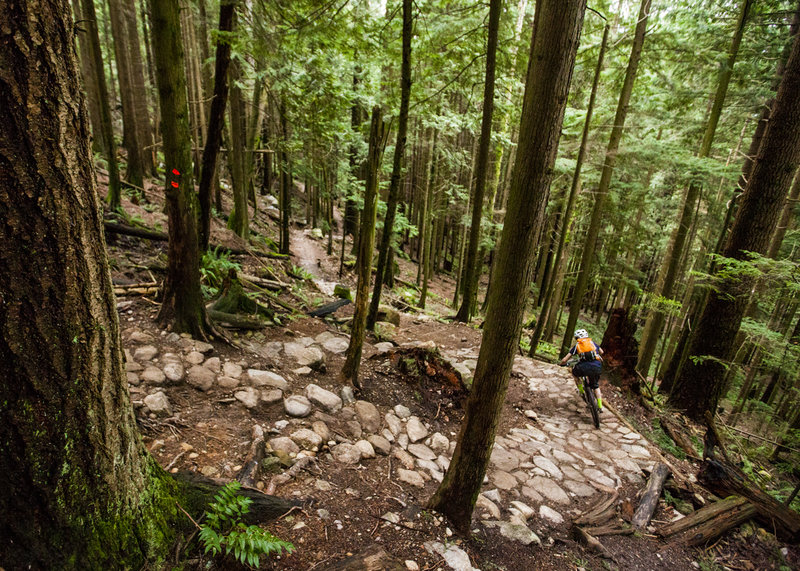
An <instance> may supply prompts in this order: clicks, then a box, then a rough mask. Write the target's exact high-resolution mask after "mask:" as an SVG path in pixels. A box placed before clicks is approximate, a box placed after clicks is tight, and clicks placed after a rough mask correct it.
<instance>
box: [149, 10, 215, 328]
mask: <svg viewBox="0 0 800 571" xmlns="http://www.w3.org/2000/svg"><path fill="white" fill-rule="evenodd" d="M150 11H151V15H152V19H153V53H154V55H155V64H156V78H157V81H158V95H159V100H160V103H161V138H162V140H163V141H164V162H165V164H166V171H167V180H166V184H165V195H166V205H167V217H168V220H169V246H168V250H167V277H166V279H165V281H164V299H163V300H162V304H161V311H159V314H158V320H159V321H160V322H161V323H162V324H163V325H164V326H167V327H169V328H170V329H171V330H172V331H175V332H177V333H189V334H191V335H192V337H195V338H199V339H205V338H206V337H207V336H208V334H209V333H212V331H213V330H212V328H211V326H210V324H209V322H208V319H207V317H206V309H205V305H203V296H202V294H201V292H200V254H199V250H198V248H197V245H198V242H197V216H198V210H199V207H198V204H197V195H196V194H195V191H194V184H193V182H192V154H191V145H192V138H191V134H190V132H189V109H188V102H187V100H186V75H185V71H184V70H185V68H184V61H183V45H182V42H181V34H180V19H179V18H180V17H179V9H178V0H150Z"/></svg>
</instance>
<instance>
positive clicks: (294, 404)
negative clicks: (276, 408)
mask: <svg viewBox="0 0 800 571" xmlns="http://www.w3.org/2000/svg"><path fill="white" fill-rule="evenodd" d="M283 408H284V409H285V410H286V414H288V415H289V416H293V417H295V418H303V417H306V416H308V415H309V414H311V402H310V401H309V400H308V399H307V398H306V397H304V396H302V395H292V396H290V397H289V398H287V399H285V400H284V401H283Z"/></svg>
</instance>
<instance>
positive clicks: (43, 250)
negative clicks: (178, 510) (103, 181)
mask: <svg viewBox="0 0 800 571" xmlns="http://www.w3.org/2000/svg"><path fill="white" fill-rule="evenodd" d="M92 24H93V22H91V23H84V25H86V26H88V25H92ZM74 33H75V32H74V27H73V22H72V18H71V16H70V9H69V5H68V4H67V3H66V2H64V1H55V2H50V3H48V4H47V5H46V6H45V5H41V4H39V3H37V2H33V3H31V2H26V3H20V2H16V1H13V0H12V1H10V2H6V3H5V4H4V12H3V26H2V27H0V108H2V109H3V113H2V114H0V180H2V181H3V184H2V185H0V216H2V219H3V220H4V221H5V222H4V224H2V225H0V267H1V268H2V271H0V299H1V300H2V303H0V330H2V334H0V374H2V376H3V378H4V379H13V382H3V383H0V403H2V404H0V417H1V418H2V421H1V422H0V440H2V442H3V452H2V454H0V512H2V513H3V517H2V518H0V537H3V538H4V539H5V542H4V543H5V544H4V546H3V549H2V550H0V566H3V567H4V568H6V569H23V568H25V569H29V568H30V569H53V568H83V569H110V568H119V567H127V568H133V569H139V568H142V567H150V564H149V562H152V561H153V560H154V559H159V558H164V557H166V555H167V550H168V549H169V547H170V545H171V544H172V541H173V539H174V536H175V534H176V532H178V527H179V522H178V521H176V519H175V518H173V517H171V516H170V515H169V514H171V513H174V499H173V498H172V497H170V495H171V493H172V491H174V487H173V485H172V484H170V482H169V480H168V478H167V475H166V474H165V473H164V472H163V470H161V469H160V468H159V467H158V465H157V464H156V462H155V460H153V458H152V457H151V456H150V455H149V454H148V453H147V451H146V449H145V447H144V445H143V444H142V442H141V439H140V437H139V433H138V430H137V427H136V423H135V420H134V417H133V412H132V408H131V404H130V397H129V394H128V389H127V383H126V380H125V371H124V368H123V364H122V359H123V357H122V346H121V343H120V335H119V322H118V317H117V310H116V307H115V301H114V297H113V294H112V283H111V276H110V274H109V271H108V262H107V256H106V250H105V241H104V239H103V234H102V217H101V211H102V209H101V205H100V203H99V200H98V197H97V192H96V191H97V189H96V185H95V172H94V168H93V161H92V153H91V150H90V148H89V128H88V121H87V116H86V108H85V106H84V105H83V96H82V95H81V87H80V85H79V81H78V69H77V62H76V58H75V52H74V44H75V42H74V39H75V38H74ZM173 526H175V527H173Z"/></svg>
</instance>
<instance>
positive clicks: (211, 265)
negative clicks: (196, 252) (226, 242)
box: [200, 246, 242, 299]
mask: <svg viewBox="0 0 800 571" xmlns="http://www.w3.org/2000/svg"><path fill="white" fill-rule="evenodd" d="M230 270H236V271H237V272H240V271H241V270H242V267H241V266H240V265H239V264H238V263H236V262H234V261H231V259H230V253H229V252H228V251H227V250H223V251H220V248H219V246H218V247H216V248H214V250H208V251H206V252H205V253H204V254H203V257H202V258H201V260H200V277H201V280H202V283H201V286H200V287H201V288H202V290H203V296H204V297H205V298H206V299H211V298H213V297H215V296H216V295H217V294H218V293H219V288H220V287H221V286H222V282H223V281H224V280H225V276H227V275H228V272H229V271H230Z"/></svg>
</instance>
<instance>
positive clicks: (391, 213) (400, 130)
mask: <svg viewBox="0 0 800 571" xmlns="http://www.w3.org/2000/svg"><path fill="white" fill-rule="evenodd" d="M411 10H412V6H411V0H403V61H402V63H401V71H400V76H401V78H400V116H399V118H398V122H397V142H396V143H395V146H394V159H393V162H392V175H391V178H390V179H389V196H388V199H387V202H386V216H385V217H384V219H383V234H382V236H381V246H380V252H379V253H378V269H377V273H376V274H375V275H376V276H377V277H376V278H375V288H374V289H373V290H372V299H371V300H370V305H369V314H368V315H367V329H369V330H370V331H372V330H373V329H374V328H375V321H376V319H377V317H378V306H379V305H380V302H381V289H382V288H383V284H384V282H387V279H386V274H387V273H389V272H390V270H388V269H387V268H389V267H390V264H389V261H390V260H389V252H390V251H391V250H392V248H393V247H394V245H393V243H392V240H393V236H394V218H395V214H396V212H397V201H398V198H399V195H400V177H401V176H402V171H403V160H404V155H405V150H406V138H407V134H408V106H409V101H410V99H411V36H412V34H413V27H414V18H413V15H412V13H411Z"/></svg>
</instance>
